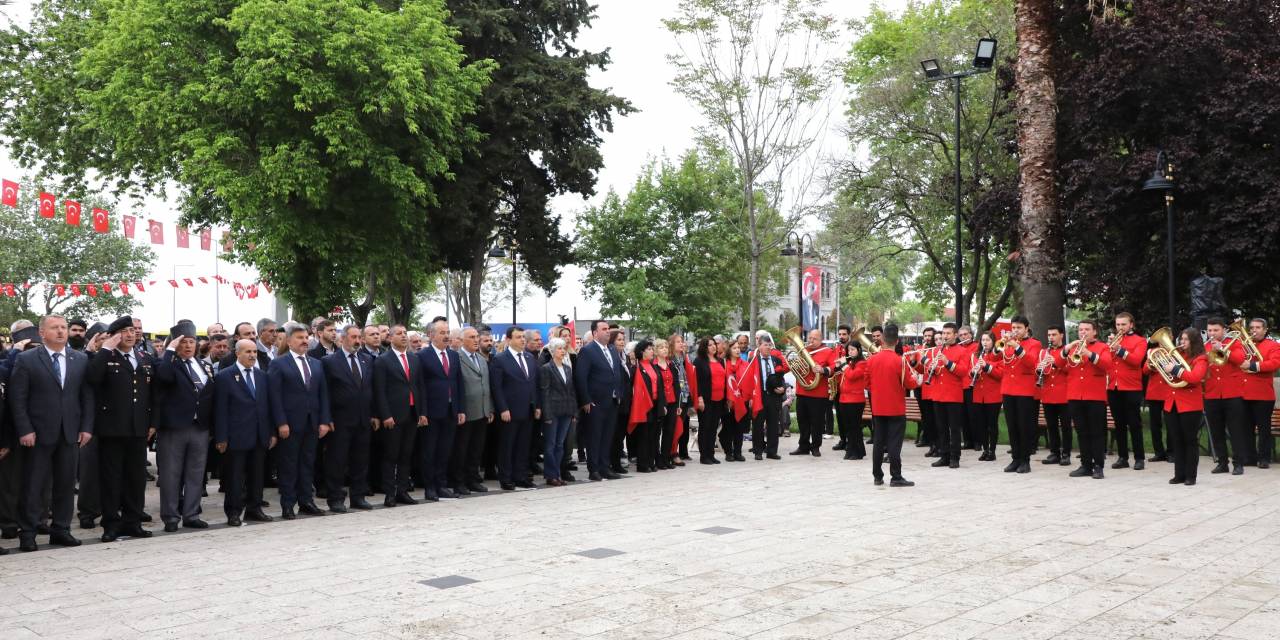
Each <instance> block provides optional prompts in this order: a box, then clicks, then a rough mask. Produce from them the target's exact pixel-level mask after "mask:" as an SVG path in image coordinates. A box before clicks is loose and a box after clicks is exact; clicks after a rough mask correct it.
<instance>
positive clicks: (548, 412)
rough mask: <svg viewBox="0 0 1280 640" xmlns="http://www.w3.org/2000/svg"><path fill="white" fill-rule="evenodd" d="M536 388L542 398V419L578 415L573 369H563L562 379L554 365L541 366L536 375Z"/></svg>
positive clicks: (552, 363)
mask: <svg viewBox="0 0 1280 640" xmlns="http://www.w3.org/2000/svg"><path fill="white" fill-rule="evenodd" d="M538 387H539V390H540V392H541V397H542V417H543V418H546V419H547V420H548V421H550V420H551V418H552V417H563V416H576V415H578V394H577V393H576V391H575V390H574V382H573V369H572V368H571V367H569V366H565V367H564V378H561V377H560V374H559V373H558V372H557V371H556V363H555V362H548V363H546V364H544V365H542V371H541V372H539V373H538Z"/></svg>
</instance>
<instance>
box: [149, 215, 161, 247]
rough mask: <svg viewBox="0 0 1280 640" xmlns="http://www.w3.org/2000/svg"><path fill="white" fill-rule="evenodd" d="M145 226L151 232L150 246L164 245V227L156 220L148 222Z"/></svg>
mask: <svg viewBox="0 0 1280 640" xmlns="http://www.w3.org/2000/svg"><path fill="white" fill-rule="evenodd" d="M147 225H148V229H149V230H150V231H151V244H164V225H163V224H160V222H158V221H156V220H148V221H147Z"/></svg>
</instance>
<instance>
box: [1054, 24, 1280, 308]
mask: <svg viewBox="0 0 1280 640" xmlns="http://www.w3.org/2000/svg"><path fill="white" fill-rule="evenodd" d="M1084 5H1085V3H1083V2H1075V3H1067V4H1066V5H1064V6H1062V7H1060V8H1059V12H1058V13H1057V22H1056V23H1055V25H1054V26H1055V29H1054V33H1055V35H1056V38H1057V40H1056V41H1055V43H1054V44H1055V48H1054V55H1055V64H1056V65H1057V70H1058V77H1057V88H1058V96H1059V111H1058V114H1059V115H1058V165H1059V167H1060V178H1059V179H1060V181H1061V184H1062V194H1061V201H1060V206H1061V208H1062V210H1063V211H1065V212H1069V215H1067V216H1065V231H1064V233H1065V240H1066V255H1067V256H1069V260H1068V272H1067V282H1068V283H1069V285H1070V287H1071V289H1070V291H1069V293H1070V299H1071V302H1072V306H1075V307H1077V308H1083V309H1087V310H1089V311H1092V312H1094V313H1111V312H1116V311H1120V310H1128V311H1130V312H1132V313H1133V314H1134V315H1135V316H1137V320H1138V324H1139V326H1140V327H1143V328H1144V330H1145V331H1148V332H1149V331H1150V330H1151V329H1153V328H1155V327H1158V326H1160V325H1163V324H1165V323H1167V322H1168V319H1167V316H1168V313H1167V311H1166V309H1165V307H1166V303H1165V297H1164V291H1165V286H1164V282H1165V277H1166V276H1165V268H1166V267H1165V261H1164V260H1163V258H1162V256H1163V246H1164V240H1165V234H1164V228H1165V210H1164V202H1163V200H1162V198H1161V197H1160V195H1159V194H1154V193H1151V192H1145V193H1144V192H1143V191H1142V190H1141V189H1142V183H1143V180H1145V179H1146V178H1147V177H1149V176H1150V175H1151V172H1152V170H1153V169H1154V168H1155V156H1156V153H1157V152H1158V151H1159V150H1161V149H1164V150H1166V151H1167V152H1168V153H1169V154H1170V157H1171V158H1172V161H1173V163H1174V168H1175V171H1174V173H1175V178H1176V181H1177V190H1176V192H1175V197H1176V203H1175V206H1176V220H1175V223H1176V230H1175V234H1174V237H1175V247H1174V249H1175V250H1174V258H1175V264H1176V266H1177V271H1176V274H1175V275H1176V281H1177V287H1178V288H1177V290H1176V292H1177V294H1178V296H1177V299H1178V304H1179V308H1178V311H1177V313H1178V316H1179V318H1178V320H1177V322H1178V323H1179V324H1181V323H1184V322H1187V321H1188V317H1187V311H1188V300H1187V298H1186V295H1185V293H1186V291H1187V289H1186V287H1187V283H1188V281H1189V279H1190V278H1192V277H1194V276H1195V275H1198V274H1199V273H1201V272H1202V271H1208V272H1210V273H1213V274H1215V275H1220V276H1223V277H1224V278H1225V279H1226V287H1225V297H1226V300H1227V302H1228V304H1229V305H1230V306H1233V307H1236V308H1238V309H1239V310H1240V311H1241V312H1242V313H1243V315H1245V316H1246V317H1249V316H1262V317H1267V316H1270V315H1274V313H1275V310H1276V309H1277V308H1280V275H1278V274H1280V254H1277V253H1276V252H1275V247H1276V246H1277V245H1278V244H1280V218H1278V217H1277V216H1276V215H1275V213H1276V212H1277V211H1280V181H1278V180H1277V179H1276V176H1280V153H1277V151H1276V150H1277V148H1280V66H1277V65H1276V64H1274V63H1273V62H1272V61H1274V60H1276V59H1278V58H1280V29H1277V16H1280V3H1278V2H1276V0H1241V1H1238V2H1222V3H1201V2H1184V1H1178V0H1148V1H1145V2H1141V3H1131V2H1119V3H1116V8H1115V13H1114V17H1107V16H1102V17H1099V16H1095V15H1093V14H1092V13H1091V12H1090V11H1089V9H1088V8H1087V7H1086V6H1084ZM1206 52H1212V55H1206ZM1152 249H1154V251H1153V250H1152ZM1153 258H1155V259H1153ZM1178 329H1179V327H1176V326H1175V327H1174V330H1175V331H1177V330H1178Z"/></svg>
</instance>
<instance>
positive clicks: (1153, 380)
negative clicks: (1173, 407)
mask: <svg viewBox="0 0 1280 640" xmlns="http://www.w3.org/2000/svg"><path fill="white" fill-rule="evenodd" d="M1203 345H1204V343H1203V341H1202V342H1201V346H1203ZM1146 376H1147V392H1146V396H1145V397H1146V402H1147V417H1148V418H1150V420H1151V423H1150V427H1151V447H1152V449H1154V450H1155V452H1156V454H1155V455H1154V456H1151V462H1173V458H1170V457H1169V453H1168V452H1167V451H1165V448H1164V443H1165V439H1164V431H1165V424H1164V400H1165V398H1168V397H1169V385H1168V384H1166V383H1165V381H1164V378H1161V377H1160V374H1158V373H1155V371H1154V370H1153V369H1152V368H1151V367H1150V366H1148V367H1147V371H1146Z"/></svg>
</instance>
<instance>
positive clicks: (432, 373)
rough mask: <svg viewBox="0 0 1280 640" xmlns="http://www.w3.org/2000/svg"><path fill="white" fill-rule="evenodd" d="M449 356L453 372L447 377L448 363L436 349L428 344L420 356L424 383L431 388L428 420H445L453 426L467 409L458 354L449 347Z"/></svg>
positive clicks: (447, 354)
mask: <svg viewBox="0 0 1280 640" xmlns="http://www.w3.org/2000/svg"><path fill="white" fill-rule="evenodd" d="M444 354H445V357H447V358H449V373H448V375H445V372H444V364H443V363H442V362H440V356H439V355H436V348H435V347H434V346H431V345H427V346H425V347H423V348H422V350H421V351H419V352H418V353H417V356H418V361H419V362H421V363H422V380H423V383H424V384H426V386H427V413H426V416H427V419H428V420H432V421H435V420H445V421H448V422H449V423H451V424H456V423H457V421H458V413H460V412H461V413H465V409H463V406H464V403H465V402H466V398H465V396H464V395H463V389H462V367H460V366H459V365H458V354H457V353H455V352H454V351H453V350H452V349H449V348H448V347H445V350H444Z"/></svg>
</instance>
